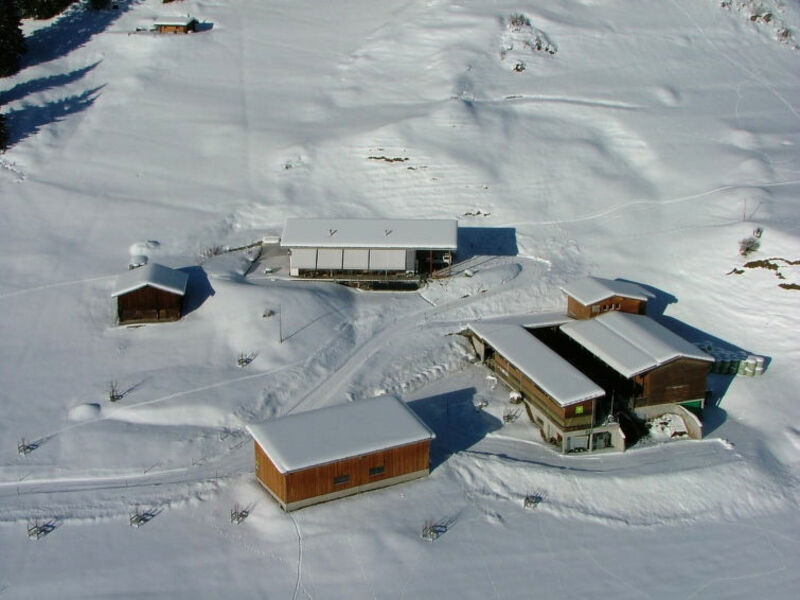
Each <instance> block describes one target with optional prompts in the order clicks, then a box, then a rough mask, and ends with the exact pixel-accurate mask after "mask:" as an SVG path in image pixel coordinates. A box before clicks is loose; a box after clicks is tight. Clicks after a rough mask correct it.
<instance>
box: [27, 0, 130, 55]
mask: <svg viewBox="0 0 800 600" xmlns="http://www.w3.org/2000/svg"><path fill="white" fill-rule="evenodd" d="M134 3H135V0H116V1H115V2H113V3H112V4H113V5H114V6H117V8H116V9H113V8H109V9H106V10H97V11H95V10H89V9H88V8H87V7H86V6H85V5H83V4H81V3H77V4H74V5H72V6H71V7H69V8H68V9H67V10H66V11H64V13H63V14H62V15H61V17H58V18H56V19H55V20H54V21H53V22H52V23H51V24H50V25H47V26H46V27H42V28H41V29H38V30H37V31H34V32H33V33H32V34H31V35H30V36H28V37H27V38H26V39H25V42H26V43H27V45H28V52H27V53H26V54H25V56H24V57H23V59H22V68H23V69H24V68H26V67H32V66H34V65H39V64H42V63H45V62H49V61H51V60H55V59H56V58H60V57H62V56H66V55H67V54H69V53H70V52H72V51H73V50H75V49H77V48H80V47H81V46H83V45H84V44H85V43H86V42H88V41H89V40H90V39H91V38H92V37H93V36H94V35H95V34H98V33H100V32H101V31H104V30H105V29H106V28H107V27H108V26H109V25H111V23H113V22H114V21H116V20H117V19H118V18H119V17H120V15H122V13H124V12H126V11H128V10H130V8H131V6H132V5H133V4H134Z"/></svg>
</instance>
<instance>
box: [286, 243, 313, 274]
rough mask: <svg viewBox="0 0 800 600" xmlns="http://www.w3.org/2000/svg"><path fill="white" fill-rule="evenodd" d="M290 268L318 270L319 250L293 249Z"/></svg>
mask: <svg viewBox="0 0 800 600" xmlns="http://www.w3.org/2000/svg"><path fill="white" fill-rule="evenodd" d="M289 262H290V264H289V266H290V267H291V268H292V270H294V269H316V268H317V249H316V248H292V256H291V257H290V261H289Z"/></svg>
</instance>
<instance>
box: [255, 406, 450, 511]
mask: <svg viewBox="0 0 800 600" xmlns="http://www.w3.org/2000/svg"><path fill="white" fill-rule="evenodd" d="M247 429H248V431H249V432H250V435H252V436H253V440H254V442H255V444H254V445H255V463H256V479H257V480H258V481H259V483H261V485H263V486H264V487H265V488H266V489H267V491H268V492H269V493H270V494H272V496H273V497H274V498H275V499H276V500H277V501H278V503H279V504H280V505H281V507H282V508H283V509H284V510H286V511H291V510H295V509H298V508H303V507H305V506H310V505H312V504H317V503H319V502H325V501H327V500H333V499H335V498H341V497H343V496H350V495H352V494H357V493H359V492H364V491H368V490H374V489H377V488H382V487H386V486H390V485H393V484H395V483H400V482H403V481H409V480H411V479H416V478H418V477H425V476H426V475H428V473H429V469H430V443H431V440H432V439H433V438H434V437H435V435H434V433H433V432H432V431H431V430H430V429H428V427H426V426H425V424H424V423H423V422H422V421H421V420H420V419H419V418H418V417H417V416H416V415H415V414H414V413H413V412H412V411H411V409H409V408H408V407H407V406H406V405H405V403H404V402H402V401H400V400H398V399H397V398H394V397H392V396H382V397H380V398H374V399H371V400H362V401H358V402H350V403H347V404H340V405H337V406H332V407H328V408H322V409H318V410H312V411H308V412H305V413H298V414H295V415H289V416H286V417H281V418H279V419H275V420H273V421H268V422H266V423H263V424H261V425H250V426H249V427H248V428H247Z"/></svg>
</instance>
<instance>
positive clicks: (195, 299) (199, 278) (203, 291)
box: [178, 267, 215, 316]
mask: <svg viewBox="0 0 800 600" xmlns="http://www.w3.org/2000/svg"><path fill="white" fill-rule="evenodd" d="M178 270H179V271H182V272H184V273H186V274H187V275H188V276H189V281H188V282H187V284H186V297H185V298H184V299H183V316H186V315H188V314H189V313H191V312H194V311H196V310H197V309H198V308H200V307H201V306H202V305H203V303H204V302H205V301H206V300H208V299H209V298H210V297H211V296H213V295H214V293H215V292H214V288H213V287H211V282H210V281H209V280H208V275H206V272H205V270H204V269H203V267H181V268H180V269H178Z"/></svg>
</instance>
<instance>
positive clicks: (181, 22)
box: [153, 15, 199, 33]
mask: <svg viewBox="0 0 800 600" xmlns="http://www.w3.org/2000/svg"><path fill="white" fill-rule="evenodd" d="M198 24H199V23H198V22H197V19H195V18H194V17H190V16H189V15H186V16H185V17H159V18H158V19H156V20H155V22H154V23H153V31H155V32H156V33H192V32H194V31H197V26H198Z"/></svg>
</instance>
